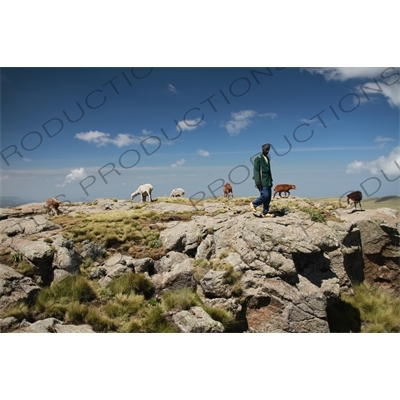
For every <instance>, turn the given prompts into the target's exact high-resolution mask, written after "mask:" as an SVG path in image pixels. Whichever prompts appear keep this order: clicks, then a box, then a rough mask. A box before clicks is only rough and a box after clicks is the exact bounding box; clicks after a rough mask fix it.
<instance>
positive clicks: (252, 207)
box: [250, 201, 257, 212]
mask: <svg viewBox="0 0 400 400" xmlns="http://www.w3.org/2000/svg"><path fill="white" fill-rule="evenodd" d="M250 211H251V212H256V211H257V210H256V208H255V207H254V204H253V202H252V201H251V202H250Z"/></svg>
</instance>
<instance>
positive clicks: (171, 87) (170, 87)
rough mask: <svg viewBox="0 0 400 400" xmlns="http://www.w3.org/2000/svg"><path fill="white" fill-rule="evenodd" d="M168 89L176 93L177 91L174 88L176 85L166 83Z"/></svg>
mask: <svg viewBox="0 0 400 400" xmlns="http://www.w3.org/2000/svg"><path fill="white" fill-rule="evenodd" d="M168 90H169V91H170V92H172V93H178V91H177V90H176V87H175V86H174V85H171V84H169V85H168Z"/></svg>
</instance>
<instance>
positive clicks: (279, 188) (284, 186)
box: [273, 184, 296, 199]
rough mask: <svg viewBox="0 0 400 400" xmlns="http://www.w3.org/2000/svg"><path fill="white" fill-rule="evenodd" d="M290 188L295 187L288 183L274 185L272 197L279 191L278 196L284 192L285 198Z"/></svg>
mask: <svg viewBox="0 0 400 400" xmlns="http://www.w3.org/2000/svg"><path fill="white" fill-rule="evenodd" d="M292 189H296V185H288V184H280V185H276V186H275V187H274V196H273V198H275V196H276V194H277V193H279V197H282V193H285V199H286V197H289V196H290V190H292ZM286 193H287V194H288V195H287V196H286Z"/></svg>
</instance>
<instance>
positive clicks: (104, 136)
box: [75, 131, 110, 146]
mask: <svg viewBox="0 0 400 400" xmlns="http://www.w3.org/2000/svg"><path fill="white" fill-rule="evenodd" d="M75 137H76V138H77V139H79V140H83V141H84V142H88V143H95V144H96V145H97V146H105V145H106V144H107V143H108V142H109V141H110V134H109V133H104V132H99V131H89V132H81V133H77V134H76V135H75Z"/></svg>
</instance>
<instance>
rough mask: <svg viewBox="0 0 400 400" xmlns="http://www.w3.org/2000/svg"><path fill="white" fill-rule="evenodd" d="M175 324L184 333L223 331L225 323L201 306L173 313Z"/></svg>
mask: <svg viewBox="0 0 400 400" xmlns="http://www.w3.org/2000/svg"><path fill="white" fill-rule="evenodd" d="M171 320H172V322H173V324H174V325H175V326H176V328H177V329H178V330H179V332H182V333H222V332H224V327H223V325H222V324H221V323H220V322H218V321H214V320H213V319H212V318H211V317H210V316H209V315H208V314H207V313H206V312H205V311H204V310H203V309H202V308H201V307H191V308H190V309H189V310H183V311H180V312H178V313H176V314H173V315H172V318H171Z"/></svg>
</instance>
